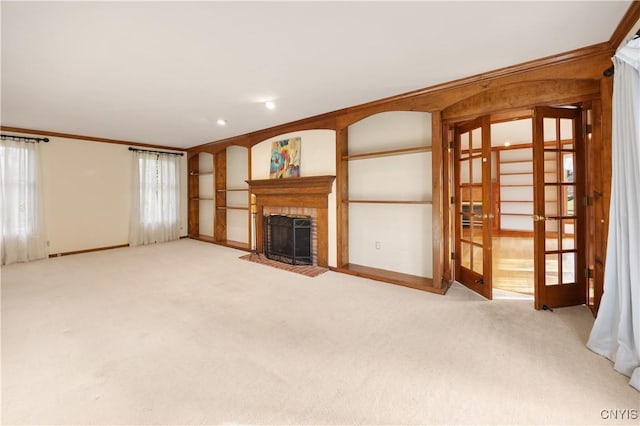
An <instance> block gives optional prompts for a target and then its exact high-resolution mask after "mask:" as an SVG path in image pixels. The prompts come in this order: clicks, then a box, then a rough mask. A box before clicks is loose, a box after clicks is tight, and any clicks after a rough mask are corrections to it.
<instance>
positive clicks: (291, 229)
mask: <svg viewBox="0 0 640 426" xmlns="http://www.w3.org/2000/svg"><path fill="white" fill-rule="evenodd" d="M311 221H312V219H311V217H310V216H297V215H278V214H272V215H267V216H264V220H263V225H264V229H263V235H264V244H263V247H264V255H265V256H266V257H267V258H269V259H272V260H277V261H279V262H284V263H288V264H290V265H313V256H312V253H311Z"/></svg>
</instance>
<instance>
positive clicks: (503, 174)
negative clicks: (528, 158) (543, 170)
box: [500, 172, 533, 176]
mask: <svg viewBox="0 0 640 426" xmlns="http://www.w3.org/2000/svg"><path fill="white" fill-rule="evenodd" d="M532 174H533V172H507V173H502V172H500V176H513V175H532Z"/></svg>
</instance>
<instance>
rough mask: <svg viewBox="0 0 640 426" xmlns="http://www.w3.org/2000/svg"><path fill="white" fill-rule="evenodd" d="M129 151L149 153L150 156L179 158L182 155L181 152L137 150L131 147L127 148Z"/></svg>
mask: <svg viewBox="0 0 640 426" xmlns="http://www.w3.org/2000/svg"><path fill="white" fill-rule="evenodd" d="M129 151H137V152H150V153H152V154H167V155H179V156H181V157H182V156H183V155H184V153H183V152H167V151H151V150H150V149H138V148H132V147H129Z"/></svg>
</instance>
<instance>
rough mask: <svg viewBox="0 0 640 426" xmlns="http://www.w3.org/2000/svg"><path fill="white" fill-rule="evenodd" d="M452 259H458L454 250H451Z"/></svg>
mask: <svg viewBox="0 0 640 426" xmlns="http://www.w3.org/2000/svg"><path fill="white" fill-rule="evenodd" d="M451 260H456V254H455V253H454V252H451Z"/></svg>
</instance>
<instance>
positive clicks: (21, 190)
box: [0, 140, 48, 265]
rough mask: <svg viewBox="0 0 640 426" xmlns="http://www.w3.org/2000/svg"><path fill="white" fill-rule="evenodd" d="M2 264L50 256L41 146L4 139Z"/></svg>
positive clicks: (0, 154)
mask: <svg viewBox="0 0 640 426" xmlns="http://www.w3.org/2000/svg"><path fill="white" fill-rule="evenodd" d="M0 225H1V226H2V230H1V231H2V232H1V235H0V239H1V240H2V242H1V244H0V258H1V263H2V265H7V264H9V263H14V262H26V261H29V260H35V259H42V258H44V257H47V255H48V250H47V237H46V233H45V227H44V210H43V195H42V182H41V171H40V146H39V145H38V144H37V143H30V142H16V141H12V140H0Z"/></svg>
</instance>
